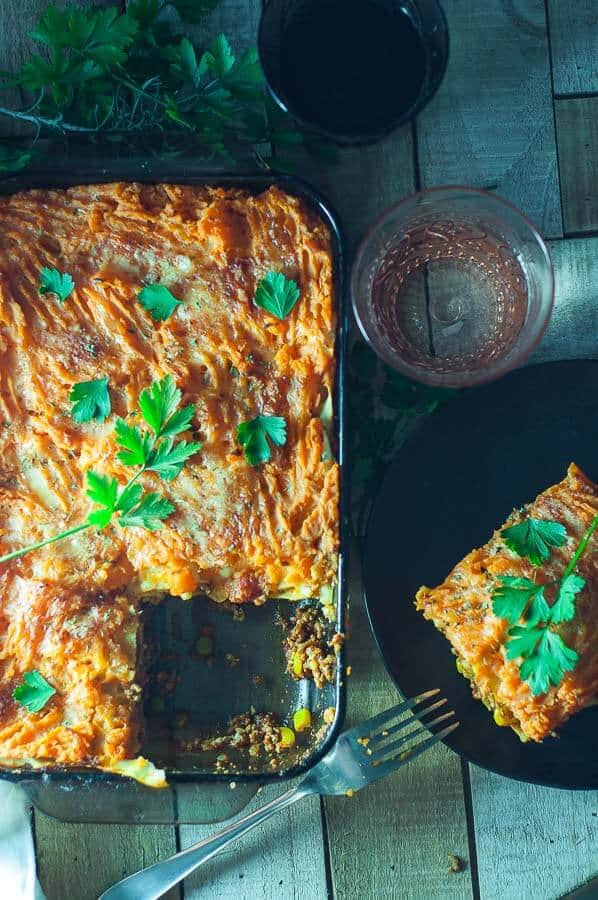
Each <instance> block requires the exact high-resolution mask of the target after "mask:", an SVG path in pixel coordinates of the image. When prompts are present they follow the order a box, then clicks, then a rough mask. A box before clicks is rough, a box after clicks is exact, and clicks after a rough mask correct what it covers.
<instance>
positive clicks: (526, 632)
mask: <svg viewBox="0 0 598 900" xmlns="http://www.w3.org/2000/svg"><path fill="white" fill-rule="evenodd" d="M597 527H598V516H595V517H594V519H593V520H592V522H591V523H590V525H589V526H588V527H587V529H586V530H585V532H584V534H583V537H582V539H581V541H580V542H579V545H578V547H577V549H576V551H575V553H574V554H573V556H572V558H571V560H570V561H569V564H568V565H567V568H566V569H565V571H564V573H563V575H562V577H561V578H560V579H557V580H555V581H552V582H549V583H547V584H537V583H536V582H535V581H534V580H532V579H531V578H525V577H514V576H510V575H501V576H499V578H498V584H497V585H496V586H495V587H494V589H493V591H492V611H493V613H494V615H495V616H498V617H499V618H501V619H506V620H507V622H509V625H510V627H509V629H508V630H507V638H508V639H507V641H506V643H505V654H506V657H507V659H512V660H518V661H519V662H518V665H519V674H520V676H521V678H522V680H523V681H527V683H528V684H529V686H530V690H531V692H532V694H533V695H534V696H538V695H540V694H544V693H546V691H548V690H549V688H550V687H551V686H552V687H558V686H559V684H560V683H561V682H562V680H563V678H564V677H565V674H566V673H567V672H570V671H572V670H573V669H574V668H575V666H576V665H577V663H578V661H579V655H578V654H577V653H576V651H575V650H573V648H572V647H568V646H567V644H566V643H565V641H564V640H563V638H562V636H561V635H560V634H559V633H558V632H557V631H555V630H554V628H553V626H555V625H559V624H561V623H562V622H568V621H570V620H571V619H573V618H574V616H575V601H576V598H577V595H578V594H579V592H580V591H582V590H583V588H584V587H585V583H586V582H585V579H584V578H582V577H581V575H578V574H577V573H576V572H575V568H576V566H577V563H578V562H579V560H580V558H581V556H582V554H583V553H584V551H585V549H586V547H587V545H588V542H589V540H590V538H591V537H592V534H593V533H594V531H595V530H596V528H597ZM501 535H502V537H503V538H504V539H505V542H506V544H507V546H508V547H509V548H510V549H511V550H513V551H514V552H515V553H517V554H518V555H519V556H527V557H528V559H529V560H530V562H531V563H532V564H533V565H535V566H539V565H541V564H542V563H543V562H546V560H547V559H548V558H549V556H550V552H551V548H552V547H562V546H563V545H564V544H565V542H566V540H567V530H566V528H565V527H564V525H562V524H561V523H559V522H551V521H548V520H541V519H532V518H528V519H524V520H523V521H522V522H520V523H519V524H517V525H513V526H511V527H510V528H505V529H503V531H502V532H501ZM551 595H552V602H550V599H549V598H550V596H551Z"/></svg>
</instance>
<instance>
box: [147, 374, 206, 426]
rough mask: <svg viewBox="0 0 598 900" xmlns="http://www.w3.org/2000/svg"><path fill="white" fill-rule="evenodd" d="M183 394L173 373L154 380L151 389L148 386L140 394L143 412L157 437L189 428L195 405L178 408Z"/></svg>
mask: <svg viewBox="0 0 598 900" xmlns="http://www.w3.org/2000/svg"><path fill="white" fill-rule="evenodd" d="M181 396H182V395H181V392H180V390H179V389H178V387H177V386H176V383H175V381H174V378H173V377H172V375H166V376H165V377H164V378H162V379H161V381H154V383H153V384H152V385H151V387H150V388H149V390H148V389H147V388H146V389H145V390H143V391H142V392H141V394H140V395H139V409H140V410H141V414H142V416H143V418H144V419H145V421H146V422H147V424H148V425H149V427H150V428H151V429H152V431H153V432H154V433H155V435H156V437H157V438H159V437H166V436H168V435H175V434H180V433H181V431H186V430H187V428H189V425H190V424H191V421H192V419H193V414H194V412H195V409H194V407H193V406H184V407H183V408H182V409H177V407H178V405H179V403H180V402H181Z"/></svg>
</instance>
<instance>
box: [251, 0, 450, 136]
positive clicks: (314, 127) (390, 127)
mask: <svg viewBox="0 0 598 900" xmlns="http://www.w3.org/2000/svg"><path fill="white" fill-rule="evenodd" d="M272 2H274V0H264V3H263V5H262V11H261V13H260V20H259V23H258V31H257V52H258V57H259V61H260V65H261V67H262V71H263V73H264V78H265V79H266V86H267V88H268V91H269V93H270V94H271V95H272V98H273V100H274V101H275V103H276V104H277V105H278V106H279V107H280V109H282V111H283V112H285V113H287V115H289V116H291V117H292V118H293V119H294V120H295V122H297V124H298V125H300V126H301V127H302V128H304V129H305V130H306V131H311V132H312V133H313V134H317V135H319V136H320V137H324V138H327V139H328V140H330V141H332V143H333V144H337V145H338V146H342V147H350V146H366V145H368V144H375V143H377V142H378V141H381V140H383V139H384V138H386V137H389V136H390V135H391V134H392V133H393V132H394V131H396V130H397V128H400V127H401V126H402V125H406V124H408V123H409V122H412V121H413V120H414V119H415V117H416V116H418V115H419V113H420V112H421V111H422V110H423V109H424V108H425V107H426V106H427V105H428V103H429V102H430V101H431V100H432V99H433V97H434V96H435V95H436V93H437V92H438V90H439V88H440V85H441V84H442V82H443V81H444V76H445V75H446V70H447V67H448V62H449V56H450V33H449V27H448V19H447V15H446V13H445V11H444V9H443V7H442V4H441V3H440V0H432V2H434V3H435V5H436V8H437V10H438V13H439V17H440V19H441V20H442V33H443V35H444V44H445V48H444V54H443V57H442V66H441V68H440V69H439V70H438V76H437V78H436V81H435V83H434V85H433V86H432V89H431V90H429V91H427V92H425V93H424V92H422V93H420V94H419V96H418V97H417V99H416V101H415V103H414V104H413V106H412V107H411V108H410V109H409V110H407V112H404V113H401V115H399V116H397V117H396V118H393V119H392V120H391V121H389V123H388V124H387V125H385V126H384V127H383V128H379V129H378V130H377V131H368V132H362V133H361V134H359V133H357V132H355V133H353V134H348V133H343V132H340V131H331V130H330V129H329V128H326V127H325V126H323V125H318V124H317V123H315V122H313V121H310V120H309V119H306V118H305V117H304V116H302V115H301V114H300V113H297V112H295V111H294V109H293V104H292V103H289V101H288V99H287V98H286V97H285V96H284V93H283V92H282V91H280V90H279V89H278V88H277V87H275V86H274V79H273V77H272V71H271V69H269V66H268V65H267V63H266V57H267V54H266V53H265V51H264V43H265V40H264V31H265V27H266V26H265V19H266V15H267V12H268V7H269V6H270V4H271V3H272ZM397 2H399V0H397ZM415 2H416V0H415Z"/></svg>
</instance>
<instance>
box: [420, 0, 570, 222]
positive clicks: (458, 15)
mask: <svg viewBox="0 0 598 900" xmlns="http://www.w3.org/2000/svg"><path fill="white" fill-rule="evenodd" d="M443 7H444V9H445V11H446V13H447V17H448V23H449V30H450V35H451V58H450V61H449V66H448V70H447V73H446V76H445V80H444V83H443V84H442V85H441V87H440V89H439V91H438V94H437V96H436V97H435V98H434V99H433V100H432V101H431V103H430V105H429V106H428V107H427V109H425V110H424V111H423V112H422V114H421V116H420V118H419V120H418V137H419V140H418V146H419V159H420V165H421V172H422V181H423V183H424V184H425V185H426V186H431V185H434V184H443V183H444V184H468V185H474V186H476V187H484V186H488V185H496V186H497V191H498V193H499V194H501V195H503V196H504V197H506V198H507V199H509V200H511V201H513V203H515V204H516V205H517V206H519V207H521V208H522V209H523V211H524V212H525V213H527V215H528V216H529V217H530V218H531V219H532V220H533V221H534V222H536V223H537V224H538V226H539V227H540V229H541V231H542V232H543V233H544V234H546V235H548V236H551V237H560V236H561V234H562V224H561V209H560V198H559V187H558V175H557V164H556V142H555V135H554V123H553V111H552V97H551V91H550V70H549V59H548V41H547V30H546V20H545V13H544V3H543V0H518V2H517V3H515V2H513V0H510V2H503V0H486V2H485V3H483V4H482V3H463V2H461V0H447V2H445V3H443Z"/></svg>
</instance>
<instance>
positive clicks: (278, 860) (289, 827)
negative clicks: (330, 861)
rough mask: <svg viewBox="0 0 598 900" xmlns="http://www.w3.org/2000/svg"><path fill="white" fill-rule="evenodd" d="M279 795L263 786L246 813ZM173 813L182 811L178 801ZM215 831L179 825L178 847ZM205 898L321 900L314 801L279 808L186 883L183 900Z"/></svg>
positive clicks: (322, 874) (317, 818) (323, 872)
mask: <svg viewBox="0 0 598 900" xmlns="http://www.w3.org/2000/svg"><path fill="white" fill-rule="evenodd" d="M287 787H288V785H285V789H286V788H287ZM281 792H282V789H281V787H280V786H279V785H269V786H267V787H265V788H264V789H263V790H262V791H260V793H259V794H258V795H257V797H256V798H255V800H253V801H252V803H251V804H250V805H249V806H248V807H247V810H246V811H247V812H249V811H250V810H252V809H254V808H256V807H257V806H262V805H264V804H265V803H267V802H268V801H269V800H271V799H272V798H273V797H275V796H276V795H278V794H280V793H281ZM179 811H180V812H181V814H183V815H184V814H185V813H186V807H185V804H184V802H183V803H181V801H180V800H179ZM217 829H218V825H201V826H196V825H181V826H180V828H179V832H180V840H181V847H188V846H189V845H190V844H193V843H195V842H196V841H199V840H201V839H202V838H204V837H207V836H208V835H210V834H213V833H214V831H216V830H217ZM208 896H209V897H210V900H230V898H231V897H235V898H237V900H255V898H259V900H279V898H280V897H281V896H285V897H288V898H293V900H294V898H297V900H300V898H301V900H303V898H309V900H326V896H327V887H326V863H325V857H324V846H323V840H322V832H321V816H320V800H319V798H317V797H310V798H307V799H306V800H302V801H300V802H299V803H298V804H296V805H295V806H292V807H289V808H288V809H286V810H283V812H281V813H279V814H278V815H277V816H275V817H273V818H272V819H270V821H269V822H267V823H266V824H264V825H263V826H260V827H259V828H258V829H256V830H255V831H252V832H250V834H248V835H247V836H246V837H244V838H242V839H241V840H239V841H238V842H236V843H235V844H233V845H232V846H231V847H230V848H229V849H228V850H226V851H223V852H222V853H220V854H219V855H218V856H217V857H216V858H215V859H214V860H211V861H210V862H209V863H207V864H206V865H205V866H202V868H201V869H200V871H199V872H197V873H196V874H194V875H192V876H191V877H190V878H188V879H186V881H185V884H184V897H185V900H200V898H204V897H208Z"/></svg>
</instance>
